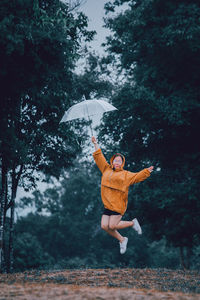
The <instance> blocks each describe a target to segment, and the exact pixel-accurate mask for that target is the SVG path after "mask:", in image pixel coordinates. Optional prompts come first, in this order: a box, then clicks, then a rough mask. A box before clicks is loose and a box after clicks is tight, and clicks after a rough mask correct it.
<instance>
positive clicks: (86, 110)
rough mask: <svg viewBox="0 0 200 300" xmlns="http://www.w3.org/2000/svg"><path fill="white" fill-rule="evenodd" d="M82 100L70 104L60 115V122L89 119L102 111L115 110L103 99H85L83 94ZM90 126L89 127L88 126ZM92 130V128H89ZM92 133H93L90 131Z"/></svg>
mask: <svg viewBox="0 0 200 300" xmlns="http://www.w3.org/2000/svg"><path fill="white" fill-rule="evenodd" d="M83 99H84V100H83V101H82V102H80V103H77V104H75V105H73V106H71V107H70V108H69V109H68V110H67V111H66V112H65V114H64V116H63V117H62V119H61V121H60V123H61V122H67V121H71V120H75V119H79V118H86V119H89V121H90V117H91V116H94V115H98V114H103V113H104V112H108V111H113V110H117V108H116V107H114V106H113V105H111V104H110V103H108V102H107V101H105V100H95V99H92V100H86V98H85V96H83ZM90 128H91V127H90ZM91 131H92V128H91ZM92 135H93V133H92Z"/></svg>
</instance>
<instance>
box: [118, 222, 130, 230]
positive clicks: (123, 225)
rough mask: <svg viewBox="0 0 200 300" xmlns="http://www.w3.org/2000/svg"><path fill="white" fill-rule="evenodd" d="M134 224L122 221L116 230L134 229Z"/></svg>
mask: <svg viewBox="0 0 200 300" xmlns="http://www.w3.org/2000/svg"><path fill="white" fill-rule="evenodd" d="M133 224H134V222H133V221H120V222H119V223H118V224H117V225H116V226H115V228H116V229H124V228H127V227H132V226H133Z"/></svg>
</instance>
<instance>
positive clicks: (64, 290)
mask: <svg viewBox="0 0 200 300" xmlns="http://www.w3.org/2000/svg"><path fill="white" fill-rule="evenodd" d="M5 299H28V300H29V299H30V300H34V299H42V300H43V299H56V300H57V299H58V300H61V299H66V300H68V299H73V300H76V299H77V300H79V299H85V300H89V299H90V300H93V299H97V300H100V299H108V300H111V299H121V300H129V299H132V300H154V299H155V300H160V299H163V300H169V299H173V300H189V299H190V300H197V299H198V300H200V272H198V271H173V270H165V269H156V270H152V269H84V270H83V269H79V270H62V271H31V272H24V273H15V274H2V275H1V276H0V300H5Z"/></svg>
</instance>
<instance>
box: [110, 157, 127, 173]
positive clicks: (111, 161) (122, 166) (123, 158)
mask: <svg viewBox="0 0 200 300" xmlns="http://www.w3.org/2000/svg"><path fill="white" fill-rule="evenodd" d="M116 156H121V158H122V165H121V167H120V169H119V170H115V171H121V170H123V168H124V165H125V157H124V155H123V154H121V153H116V154H114V155H113V156H112V157H111V159H110V165H111V167H112V169H114V166H113V160H114V158H115V157H116Z"/></svg>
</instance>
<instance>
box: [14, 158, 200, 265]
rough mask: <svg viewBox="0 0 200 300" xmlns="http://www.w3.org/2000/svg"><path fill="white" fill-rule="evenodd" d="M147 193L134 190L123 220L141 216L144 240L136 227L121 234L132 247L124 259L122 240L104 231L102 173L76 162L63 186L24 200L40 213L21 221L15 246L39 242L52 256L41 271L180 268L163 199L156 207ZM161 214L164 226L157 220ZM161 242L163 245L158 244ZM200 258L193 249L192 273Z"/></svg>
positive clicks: (157, 202)
mask: <svg viewBox="0 0 200 300" xmlns="http://www.w3.org/2000/svg"><path fill="white" fill-rule="evenodd" d="M152 184H154V182H151V189H152ZM148 188H149V189H150V187H149V186H148ZM157 192H158V191H157ZM145 193H146V194H145ZM148 193H149V192H148V191H147V189H143V188H142V185H140V184H139V185H137V186H135V188H134V191H132V189H131V190H130V195H129V200H130V201H129V207H128V211H127V213H126V215H125V216H124V217H123V219H124V220H131V219H133V217H138V219H139V220H140V222H141V224H142V228H143V235H142V236H138V235H137V234H136V233H135V231H134V230H132V229H131V228H127V229H125V230H123V231H122V232H121V233H122V234H123V235H125V236H128V237H129V243H128V249H127V252H126V254H125V255H121V254H120V253H119V243H118V241H117V240H115V239H114V238H112V237H111V236H109V235H108V234H107V233H106V232H104V231H103V230H102V229H101V228H100V219H101V214H102V208H103V206H102V203H101V199H100V173H99V170H98V169H97V167H96V166H95V165H94V164H90V163H86V162H82V163H78V162H76V166H75V167H73V168H71V169H70V170H69V172H67V173H65V175H64V179H63V180H62V181H61V185H60V186H58V187H56V186H55V187H54V188H51V189H47V190H46V191H45V192H44V193H41V192H34V193H33V198H32V199H30V202H29V200H28V198H25V199H22V203H21V205H22V206H24V208H26V206H27V205H29V204H30V203H31V204H32V205H33V207H35V208H36V212H35V213H34V214H33V213H32V214H29V215H27V216H26V217H21V218H19V219H18V220H17V223H16V227H15V230H16V245H18V239H19V242H20V241H21V236H22V235H23V234H25V233H27V234H29V235H30V236H33V237H36V238H37V243H38V244H39V245H40V247H41V248H42V253H46V255H48V259H47V260H46V263H44V259H43V258H41V265H40V266H39V267H40V268H45V269H46V268H52V269H63V268H70V269H72V268H91V267H92V268H116V267H117V268H121V267H133V268H146V267H152V268H161V267H165V268H171V269H173V268H179V266H180V262H179V252H178V250H177V248H174V247H172V246H169V245H168V244H167V242H166V240H165V239H161V238H162V236H163V228H164V226H168V227H167V230H166V232H167V231H169V230H170V226H169V225H168V223H167V218H166V217H165V211H164V206H163V205H165V203H164V202H163V204H162V203H161V202H160V201H159V199H160V198H159V197H158V198H159V199H158V200H157V199H155V203H153V202H152V197H149V196H148ZM155 193H156V189H155ZM156 209H157V213H159V214H161V217H162V218H163V223H162V222H161V221H160V219H158V220H157V219H156V218H157V213H156V212H155V211H156ZM142 210H143V213H142V214H141V211H142ZM170 213H171V214H172V212H171V211H170ZM153 214H155V215H153ZM181 228H182V227H181ZM181 228H180V229H181ZM169 232H170V231H169ZM156 238H157V239H158V240H160V239H161V241H155V239H156ZM37 243H36V244H37ZM25 249H26V248H25ZM34 249H35V247H33V251H34ZM22 251H23V249H22ZM18 255H19V256H20V257H21V254H20V252H19V250H18V252H17V251H15V259H17V256H18ZM197 257H198V251H196V250H195V248H194V253H193V255H192V256H191V266H192V267H193V268H195V267H196V266H198V264H197V262H196V261H197ZM23 268H24V269H26V268H30V266H29V265H28V262H27V261H24V263H23Z"/></svg>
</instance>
